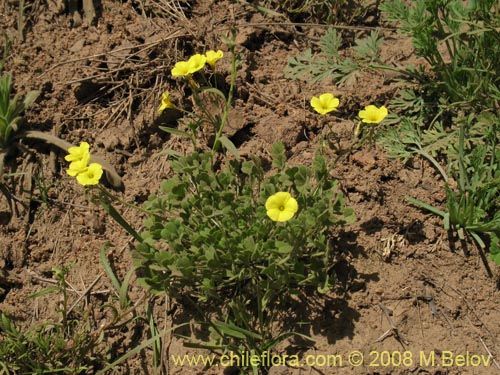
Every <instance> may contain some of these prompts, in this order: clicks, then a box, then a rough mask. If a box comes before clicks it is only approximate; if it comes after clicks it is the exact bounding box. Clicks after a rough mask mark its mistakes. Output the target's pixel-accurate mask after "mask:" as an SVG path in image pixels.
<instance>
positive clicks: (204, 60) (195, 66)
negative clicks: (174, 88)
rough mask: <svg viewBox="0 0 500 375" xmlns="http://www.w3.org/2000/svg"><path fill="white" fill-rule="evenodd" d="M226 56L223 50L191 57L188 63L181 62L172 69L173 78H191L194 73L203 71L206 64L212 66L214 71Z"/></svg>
mask: <svg viewBox="0 0 500 375" xmlns="http://www.w3.org/2000/svg"><path fill="white" fill-rule="evenodd" d="M223 56H224V53H223V52H222V51H221V50H218V51H208V52H207V53H205V54H204V55H201V54H199V53H197V54H195V55H193V56H191V57H190V58H189V59H188V60H187V61H179V62H177V63H176V64H175V66H174V68H173V69H172V76H173V77H190V76H191V75H192V74H193V73H196V72H197V71H199V70H201V69H203V67H204V66H205V64H208V65H210V67H211V68H212V69H214V68H215V64H216V63H217V61H219V60H220V59H221V58H222V57H223Z"/></svg>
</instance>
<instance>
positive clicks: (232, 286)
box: [133, 143, 354, 349]
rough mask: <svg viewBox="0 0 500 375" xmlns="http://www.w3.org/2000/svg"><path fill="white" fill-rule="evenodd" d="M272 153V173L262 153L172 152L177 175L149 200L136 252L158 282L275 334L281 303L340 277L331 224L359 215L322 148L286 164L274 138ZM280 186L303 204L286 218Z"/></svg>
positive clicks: (160, 288)
mask: <svg viewBox="0 0 500 375" xmlns="http://www.w3.org/2000/svg"><path fill="white" fill-rule="evenodd" d="M273 157H274V159H273V165H274V167H275V168H276V170H275V172H274V173H273V174H272V175H270V176H269V177H265V174H264V170H263V168H262V166H261V161H260V160H259V159H257V158H254V159H253V160H249V161H237V160H232V161H228V162H227V163H226V165H225V166H224V167H223V168H222V169H220V170H217V169H215V168H214V167H213V165H212V163H211V154H210V153H209V152H206V153H198V152H194V153H192V154H189V155H187V156H184V157H178V158H177V159H176V160H174V161H172V163H171V167H172V169H173V172H174V175H173V177H172V178H170V179H167V180H165V181H163V182H162V184H161V190H160V191H159V192H158V193H157V194H155V195H153V196H151V197H150V199H149V200H148V202H147V203H146V205H145V209H146V210H147V211H148V212H150V213H151V214H150V216H149V218H148V219H147V220H146V222H145V225H146V227H147V231H145V232H143V233H142V237H143V239H144V240H143V242H142V243H141V244H139V245H138V246H137V249H136V251H135V252H134V254H133V255H134V259H135V264H136V265H137V267H138V271H139V273H140V275H141V278H140V280H141V282H142V283H143V284H144V285H146V286H147V287H149V288H151V290H152V291H153V292H155V293H165V292H166V293H168V294H169V295H170V296H173V297H175V298H177V299H179V300H181V301H182V300H188V301H191V303H192V305H193V306H206V307H212V308H215V311H214V312H215V313H217V314H221V315H219V319H222V318H223V317H225V319H223V320H228V321H231V322H232V324H234V325H236V326H239V327H241V328H242V329H245V330H247V331H250V332H258V335H261V336H262V340H269V339H270V338H271V337H272V334H271V327H272V323H273V321H274V317H275V313H276V309H279V308H286V306H289V305H290V301H291V300H292V299H293V298H295V297H294V296H300V295H302V294H304V293H310V292H311V291H314V290H316V291H317V292H319V293H325V292H327V291H328V290H329V289H330V288H331V287H332V285H334V280H335V274H334V272H333V268H332V267H333V265H334V263H335V259H336V254H335V253H333V252H332V250H331V245H330V243H329V231H330V228H332V227H334V226H338V225H341V224H343V223H346V222H351V221H352V220H353V219H354V216H353V212H352V210H351V209H348V208H346V207H345V205H344V198H343V195H342V193H341V192H340V191H339V189H338V182H337V181H335V180H332V179H331V178H329V176H328V170H327V165H326V161H325V160H324V158H323V157H322V156H320V155H317V156H316V158H315V160H314V163H313V166H312V167H305V166H298V167H291V168H285V162H286V158H285V150H284V146H283V144H281V143H277V144H275V145H274V147H273ZM277 191H289V192H290V194H291V195H292V196H293V197H295V198H296V200H297V202H298V206H299V211H298V213H297V214H296V216H294V217H293V218H292V219H291V220H290V221H287V222H286V223H283V224H280V223H276V222H273V221H272V220H271V219H270V218H269V217H268V216H267V214H266V207H265V203H266V200H267V198H268V197H269V196H271V195H273V194H275V193H276V192H277ZM306 291H309V292H306ZM253 349H255V348H253Z"/></svg>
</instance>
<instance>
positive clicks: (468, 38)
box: [379, 0, 500, 108]
mask: <svg viewBox="0 0 500 375" xmlns="http://www.w3.org/2000/svg"><path fill="white" fill-rule="evenodd" d="M379 8H380V10H381V11H382V12H384V14H385V15H386V16H387V18H388V20H390V21H394V22H398V23H399V30H401V32H402V33H403V34H405V35H408V36H410V37H411V38H412V41H413V45H414V47H415V53H416V54H417V55H418V56H421V57H423V58H424V59H425V60H426V61H427V62H428V63H429V64H430V66H431V68H432V72H433V73H434V75H435V77H434V78H433V80H432V81H433V82H429V84H431V85H433V86H434V87H433V88H432V89H433V91H436V92H437V93H445V94H446V99H447V100H448V103H453V104H454V105H457V106H458V105H459V106H461V107H464V106H470V107H472V108H473V107H474V106H479V107H482V106H483V105H484V106H486V107H488V106H489V107H490V108H491V107H492V104H493V103H494V102H495V101H498V100H499V99H500V90H499V83H500V67H499V65H498V60H499V59H500V43H499V42H500V32H499V31H498V30H499V29H498V27H499V25H500V19H499V18H498V11H499V6H498V2H497V1H496V0H481V1H470V2H469V4H468V5H467V4H465V3H464V2H462V1H458V0H451V1H450V0H446V1H443V0H439V1H426V0H417V1H414V2H412V5H410V6H409V5H407V4H406V3H405V2H403V1H401V0H393V1H385V2H383V3H381V4H380V7H379ZM495 14H496V16H495ZM421 78H422V80H421V83H423V84H427V82H428V79H427V75H425V74H424V75H421Z"/></svg>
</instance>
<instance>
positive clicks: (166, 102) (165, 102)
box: [158, 91, 175, 115]
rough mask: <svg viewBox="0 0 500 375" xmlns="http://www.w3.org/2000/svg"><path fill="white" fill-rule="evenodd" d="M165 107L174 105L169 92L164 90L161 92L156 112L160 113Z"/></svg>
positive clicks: (173, 106)
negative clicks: (159, 103)
mask: <svg viewBox="0 0 500 375" xmlns="http://www.w3.org/2000/svg"><path fill="white" fill-rule="evenodd" d="M167 108H175V105H174V104H173V103H172V102H171V101H170V93H169V92H168V91H165V92H164V93H163V94H161V105H160V107H159V108H158V113H159V114H160V115H161V114H162V112H163V111H164V110H165V109H167Z"/></svg>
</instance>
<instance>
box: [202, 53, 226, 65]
mask: <svg viewBox="0 0 500 375" xmlns="http://www.w3.org/2000/svg"><path fill="white" fill-rule="evenodd" d="M222 56H224V53H223V52H222V51H221V50H218V51H217V52H215V51H207V53H205V57H206V58H207V64H208V65H210V66H211V67H212V69H214V68H215V63H216V62H217V61H219V60H220V59H222Z"/></svg>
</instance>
